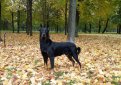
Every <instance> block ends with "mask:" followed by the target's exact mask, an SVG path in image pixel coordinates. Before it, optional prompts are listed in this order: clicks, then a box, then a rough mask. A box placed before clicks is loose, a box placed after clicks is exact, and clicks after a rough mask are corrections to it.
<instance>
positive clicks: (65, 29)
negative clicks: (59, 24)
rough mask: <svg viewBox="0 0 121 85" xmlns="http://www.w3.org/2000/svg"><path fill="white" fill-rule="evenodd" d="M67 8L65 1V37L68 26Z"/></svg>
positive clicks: (66, 1) (66, 0)
mask: <svg viewBox="0 0 121 85" xmlns="http://www.w3.org/2000/svg"><path fill="white" fill-rule="evenodd" d="M67 6H68V0H65V35H66V34H67V31H68V30H67V29H68V27H67V26H68V25H67Z"/></svg>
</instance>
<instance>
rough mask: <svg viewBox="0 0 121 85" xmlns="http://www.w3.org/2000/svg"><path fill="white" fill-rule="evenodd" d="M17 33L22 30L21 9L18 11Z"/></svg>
mask: <svg viewBox="0 0 121 85" xmlns="http://www.w3.org/2000/svg"><path fill="white" fill-rule="evenodd" d="M17 26H18V28H17V33H19V32H20V10H18V11H17Z"/></svg>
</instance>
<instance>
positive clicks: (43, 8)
mask: <svg viewBox="0 0 121 85" xmlns="http://www.w3.org/2000/svg"><path fill="white" fill-rule="evenodd" d="M42 12H43V13H42V15H43V27H47V1H46V0H43V6H42Z"/></svg>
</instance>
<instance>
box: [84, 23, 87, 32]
mask: <svg viewBox="0 0 121 85" xmlns="http://www.w3.org/2000/svg"><path fill="white" fill-rule="evenodd" d="M84 32H85V33H86V32H87V24H85V28H84Z"/></svg>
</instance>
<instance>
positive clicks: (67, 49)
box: [40, 28, 81, 69]
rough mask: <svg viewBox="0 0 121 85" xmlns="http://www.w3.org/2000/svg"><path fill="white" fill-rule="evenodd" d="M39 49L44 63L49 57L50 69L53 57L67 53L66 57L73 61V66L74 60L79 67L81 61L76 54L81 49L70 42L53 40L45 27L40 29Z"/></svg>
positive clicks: (52, 65)
mask: <svg viewBox="0 0 121 85" xmlns="http://www.w3.org/2000/svg"><path fill="white" fill-rule="evenodd" d="M40 49H41V53H42V56H43V60H44V64H46V65H47V62H48V58H49V59H50V63H51V69H53V68H54V58H55V57H56V56H60V55H62V54H65V55H67V57H68V59H69V60H70V61H71V62H72V63H73V66H74V63H75V61H76V62H77V63H78V64H79V66H80V68H81V63H80V62H79V59H78V54H79V53H80V50H81V49H80V47H76V45H75V44H74V43H71V42H53V41H52V40H51V39H50V37H49V30H48V29H47V28H41V29H40ZM73 59H74V60H75V61H74V60H73Z"/></svg>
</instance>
